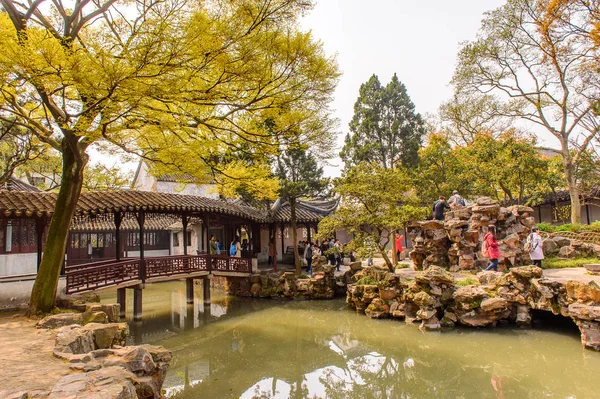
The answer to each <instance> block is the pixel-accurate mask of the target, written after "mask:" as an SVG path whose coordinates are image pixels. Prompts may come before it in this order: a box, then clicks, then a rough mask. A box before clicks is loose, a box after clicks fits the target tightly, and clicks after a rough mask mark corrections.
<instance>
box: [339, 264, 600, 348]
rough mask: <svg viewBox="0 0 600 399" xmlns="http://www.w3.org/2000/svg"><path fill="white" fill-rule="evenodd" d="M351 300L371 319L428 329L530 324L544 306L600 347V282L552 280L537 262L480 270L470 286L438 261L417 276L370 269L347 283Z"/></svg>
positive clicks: (589, 345)
mask: <svg viewBox="0 0 600 399" xmlns="http://www.w3.org/2000/svg"><path fill="white" fill-rule="evenodd" d="M469 282H471V281H469ZM346 303H347V304H348V306H350V307H352V308H354V309H356V310H357V311H358V312H364V313H365V314H366V315H367V316H368V317H371V318H378V319H379V318H388V317H391V318H395V319H404V320H405V321H406V322H407V323H413V322H420V328H421V329H423V330H438V329H441V328H442V327H452V326H454V325H456V324H461V325H464V326H469V327H486V326H495V325H496V324H497V323H499V322H503V323H506V322H512V323H515V324H517V325H519V326H530V325H531V321H532V315H531V310H532V309H537V310H544V311H549V312H552V313H554V314H556V315H562V316H564V317H570V318H571V319H573V321H574V322H575V323H576V324H577V326H578V327H579V330H580V332H581V340H582V344H583V346H584V347H585V348H589V349H595V350H600V286H599V285H598V284H596V283H594V282H590V283H583V282H579V281H567V282H566V283H562V282H560V281H557V280H549V279H547V278H544V277H543V275H542V269H540V268H539V267H536V266H521V267H514V268H511V269H510V271H509V272H508V273H500V272H489V271H483V272H479V273H478V274H477V280H474V281H473V283H472V284H469V285H464V281H462V280H461V284H460V285H457V283H456V281H455V280H454V277H453V275H452V274H450V273H449V272H447V271H446V270H444V269H443V268H441V267H438V266H430V267H429V268H427V269H426V270H425V271H423V272H417V273H416V274H415V276H414V280H408V279H402V278H400V277H399V276H398V275H395V274H394V275H392V274H391V273H389V272H387V271H385V270H382V269H381V270H380V269H377V268H365V269H364V270H362V271H361V272H359V273H357V274H356V275H355V283H354V284H350V285H349V286H348V290H347V294H346Z"/></svg>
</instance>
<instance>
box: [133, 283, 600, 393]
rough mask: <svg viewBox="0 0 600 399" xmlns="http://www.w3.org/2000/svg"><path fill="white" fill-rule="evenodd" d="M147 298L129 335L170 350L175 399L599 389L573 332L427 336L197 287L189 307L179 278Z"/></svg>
mask: <svg viewBox="0 0 600 399" xmlns="http://www.w3.org/2000/svg"><path fill="white" fill-rule="evenodd" d="M151 290H156V292H152V291H151ZM146 291H148V293H149V294H148V295H146V292H145V293H144V294H145V296H144V312H145V313H144V317H145V320H144V321H143V322H142V324H139V325H133V324H132V332H133V334H132V335H133V336H134V337H135V338H134V339H135V341H136V342H145V343H153V344H160V345H164V346H165V347H167V348H169V349H170V350H172V351H173V355H174V359H173V362H172V364H171V368H170V370H169V374H168V376H167V380H166V383H165V388H166V389H167V392H168V394H169V396H170V397H172V398H177V399H180V398H238V397H239V398H290V397H291V398H313V397H327V398H355V397H356V398H409V397H410V398H431V397H438V398H446V397H447V398H455V397H462V398H515V397H518V398H521V397H529V398H534V397H535V398H537V397H542V396H551V397H563V398H566V397H573V398H575V397H577V398H579V397H596V395H597V390H598V389H599V388H600V384H599V383H598V379H597V378H596V373H597V372H596V370H598V369H599V367H600V354H598V353H595V352H590V351H585V350H582V349H581V346H580V342H579V335H578V333H577V331H576V330H575V331H574V330H567V331H549V330H546V331H534V330H519V329H514V328H505V329H497V330H462V329H456V330H454V331H448V332H444V333H441V334H434V333H422V332H421V331H419V330H418V329H417V328H416V326H412V325H405V324H404V323H400V322H395V321H383V320H369V319H367V318H365V317H364V316H360V315H356V314H355V313H353V312H352V311H349V310H347V309H346V307H345V305H344V303H343V302H342V301H326V302H276V301H266V300H234V299H231V298H227V297H224V296H223V295H220V294H219V293H218V292H216V291H213V301H212V302H213V303H212V304H211V305H210V307H204V306H203V305H202V300H201V298H202V295H201V287H199V286H197V287H196V291H197V293H196V300H195V301H194V304H193V305H187V304H186V301H185V287H184V284H183V283H180V284H177V283H167V284H161V285H160V287H149V288H147V289H146ZM163 300H164V302H163ZM146 301H148V302H146ZM147 309H148V313H146V311H147Z"/></svg>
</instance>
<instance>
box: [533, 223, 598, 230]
mask: <svg viewBox="0 0 600 399" xmlns="http://www.w3.org/2000/svg"><path fill="white" fill-rule="evenodd" d="M536 226H537V227H538V228H539V229H540V230H541V231H545V232H548V233H559V232H561V231H564V232H572V233H585V232H594V233H600V221H595V222H593V223H591V224H582V223H566V224H560V225H558V226H554V225H551V224H549V223H538V224H537V225H536Z"/></svg>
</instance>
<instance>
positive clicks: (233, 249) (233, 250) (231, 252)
mask: <svg viewBox="0 0 600 399" xmlns="http://www.w3.org/2000/svg"><path fill="white" fill-rule="evenodd" d="M236 253H237V246H236V245H235V242H234V243H232V244H231V246H230V247H229V255H231V256H235V254H236Z"/></svg>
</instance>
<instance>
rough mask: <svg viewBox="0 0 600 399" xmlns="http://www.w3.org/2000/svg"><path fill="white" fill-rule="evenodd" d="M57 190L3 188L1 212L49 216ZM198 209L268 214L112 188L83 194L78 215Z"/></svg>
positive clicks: (202, 199)
mask: <svg viewBox="0 0 600 399" xmlns="http://www.w3.org/2000/svg"><path fill="white" fill-rule="evenodd" d="M56 196H57V195H56V194H55V193H46V192H23V191H0V214H2V215H4V216H5V217H10V216H21V215H26V216H31V215H37V216H42V215H47V216H50V215H52V213H53V212H54V205H55V203H56ZM140 209H143V210H146V211H149V212H165V213H168V212H197V213H208V212H210V213H216V214H221V215H228V216H235V217H239V218H243V219H248V220H252V221H257V222H263V221H266V219H267V215H266V214H265V213H263V212H260V211H258V210H256V209H254V208H252V207H248V206H243V205H238V204H231V203H228V202H226V201H222V200H217V199H212V198H206V197H201V196H197V195H183V194H168V193H155V192H148V191H133V190H131V191H108V192H87V193H82V194H81V196H80V198H79V201H78V203H77V209H76V211H75V216H87V215H96V214H102V213H111V212H133V211H138V210H140Z"/></svg>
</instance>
